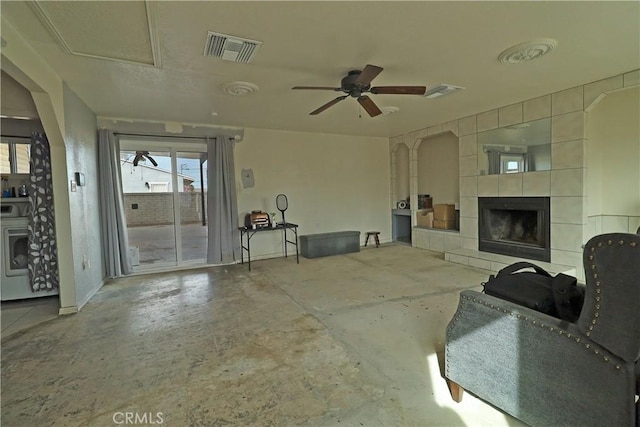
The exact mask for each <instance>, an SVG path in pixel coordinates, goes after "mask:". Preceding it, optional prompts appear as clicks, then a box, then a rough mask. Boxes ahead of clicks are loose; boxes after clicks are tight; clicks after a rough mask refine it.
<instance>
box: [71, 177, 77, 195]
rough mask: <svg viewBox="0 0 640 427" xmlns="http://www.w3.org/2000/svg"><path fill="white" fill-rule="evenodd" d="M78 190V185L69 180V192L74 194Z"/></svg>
mask: <svg viewBox="0 0 640 427" xmlns="http://www.w3.org/2000/svg"><path fill="white" fill-rule="evenodd" d="M77 190H78V184H76V181H75V180H73V179H72V180H71V192H72V193H75V192H76V191H77Z"/></svg>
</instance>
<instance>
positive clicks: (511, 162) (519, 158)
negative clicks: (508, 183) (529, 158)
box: [500, 154, 524, 173]
mask: <svg viewBox="0 0 640 427" xmlns="http://www.w3.org/2000/svg"><path fill="white" fill-rule="evenodd" d="M500 163H501V165H500V173H518V172H524V158H523V155H522V154H500Z"/></svg>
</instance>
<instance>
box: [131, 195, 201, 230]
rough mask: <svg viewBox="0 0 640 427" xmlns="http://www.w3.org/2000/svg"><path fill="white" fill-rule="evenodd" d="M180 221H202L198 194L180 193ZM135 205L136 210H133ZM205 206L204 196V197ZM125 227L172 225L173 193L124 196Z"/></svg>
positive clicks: (188, 222) (184, 222)
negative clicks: (136, 206)
mask: <svg viewBox="0 0 640 427" xmlns="http://www.w3.org/2000/svg"><path fill="white" fill-rule="evenodd" d="M179 197H180V221H181V222H182V224H190V223H198V222H200V221H202V202H201V200H200V193H180V195H179ZM134 204H137V205H138V209H133V205H134ZM205 206H206V195H205ZM124 208H125V215H126V218H127V226H129V227H140V226H148V225H166V224H173V222H174V218H173V193H128V194H125V195H124Z"/></svg>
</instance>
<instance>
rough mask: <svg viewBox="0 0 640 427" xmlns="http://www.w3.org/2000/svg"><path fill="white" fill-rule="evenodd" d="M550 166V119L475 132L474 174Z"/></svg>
mask: <svg viewBox="0 0 640 427" xmlns="http://www.w3.org/2000/svg"><path fill="white" fill-rule="evenodd" d="M547 170H551V119H550V118H544V119H540V120H534V121H531V122H526V123H518V124H515V125H511V126H507V127H503V128H499V129H493V130H489V131H486V132H478V174H479V175H496V174H502V173H519V172H533V171H547Z"/></svg>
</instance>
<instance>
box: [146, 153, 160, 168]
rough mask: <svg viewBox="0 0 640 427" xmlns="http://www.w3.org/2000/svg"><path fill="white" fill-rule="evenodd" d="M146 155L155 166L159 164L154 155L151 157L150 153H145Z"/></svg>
mask: <svg viewBox="0 0 640 427" xmlns="http://www.w3.org/2000/svg"><path fill="white" fill-rule="evenodd" d="M145 157H146V158H147V159H148V160H149V161H150V162H151V164H152V165H153V166H158V162H156V161H155V160H154V159H153V157H151V156H150V155H148V154H145Z"/></svg>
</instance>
